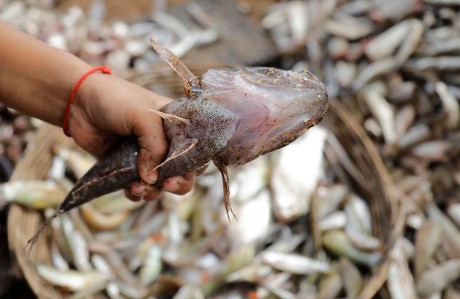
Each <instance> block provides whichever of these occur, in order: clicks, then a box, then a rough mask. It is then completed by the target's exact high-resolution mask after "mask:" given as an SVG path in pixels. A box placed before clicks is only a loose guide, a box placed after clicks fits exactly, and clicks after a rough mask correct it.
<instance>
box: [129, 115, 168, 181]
mask: <svg viewBox="0 0 460 299" xmlns="http://www.w3.org/2000/svg"><path fill="white" fill-rule="evenodd" d="M135 126H136V129H135V134H136V136H137V141H138V143H139V147H140V150H139V156H138V158H137V168H138V171H139V176H140V178H141V181H142V182H143V183H145V184H148V185H152V184H154V183H155V182H156V181H157V179H158V170H155V171H154V169H155V167H157V166H158V165H159V164H160V163H161V162H163V160H164V159H165V157H166V154H167V152H168V148H169V142H168V140H167V138H166V135H165V133H164V129H163V121H162V119H161V118H160V117H159V116H158V115H155V114H154V113H152V112H149V111H146V112H145V115H142V116H141V117H140V118H139V119H138V121H137V124H136V125H135Z"/></svg>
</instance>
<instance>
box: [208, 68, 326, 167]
mask: <svg viewBox="0 0 460 299" xmlns="http://www.w3.org/2000/svg"><path fill="white" fill-rule="evenodd" d="M202 84H203V93H202V95H201V96H202V97H203V98H204V99H206V100H208V101H212V102H214V103H216V104H217V105H219V106H220V107H222V108H223V109H226V110H229V111H231V112H232V113H233V114H235V115H236V117H237V122H238V123H237V127H236V129H235V132H234V133H233V136H232V138H231V139H230V140H229V142H228V143H227V146H226V147H225V149H224V150H223V151H222V152H221V153H219V155H218V160H219V161H221V162H222V163H224V164H226V165H241V164H244V163H246V162H249V161H251V160H253V159H255V158H256V157H258V156H259V155H263V154H266V153H268V152H271V151H273V150H276V149H278V148H281V147H283V146H286V145H287V144H289V143H291V142H292V141H294V140H295V139H297V138H298V137H300V136H301V135H302V134H303V133H304V132H305V131H306V130H307V129H308V128H310V127H312V126H314V125H316V124H318V123H319V122H320V121H321V120H322V119H323V117H324V115H325V113H326V111H327V108H328V94H327V90H326V88H325V86H324V85H323V84H322V83H321V81H319V80H318V78H316V77H315V76H314V75H313V74H312V73H310V72H309V71H302V72H294V71H290V70H281V69H276V68H269V67H248V68H224V69H211V70H208V71H207V72H206V73H205V74H204V75H203V80H202Z"/></svg>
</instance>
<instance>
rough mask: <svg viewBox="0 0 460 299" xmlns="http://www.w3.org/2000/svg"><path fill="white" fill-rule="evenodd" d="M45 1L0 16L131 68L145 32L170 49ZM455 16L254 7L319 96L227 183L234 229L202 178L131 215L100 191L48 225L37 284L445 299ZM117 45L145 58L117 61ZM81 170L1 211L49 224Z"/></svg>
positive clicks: (393, 9) (143, 62) (449, 280)
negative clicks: (291, 133)
mask: <svg viewBox="0 0 460 299" xmlns="http://www.w3.org/2000/svg"><path fill="white" fill-rule="evenodd" d="M35 2H37V3H38V2H46V3H39V4H37V3H35ZM52 2H53V1H28V3H25V2H23V1H6V0H3V1H2V0H0V19H4V20H6V21H8V22H10V23H12V24H14V25H15V26H18V27H20V28H22V29H24V30H26V31H27V32H29V33H31V34H33V35H35V36H38V37H40V38H42V39H43V40H45V41H47V42H49V43H50V44H53V45H55V46H57V45H59V44H60V43H61V44H60V45H61V46H62V48H65V49H67V50H70V51H72V52H74V53H77V54H78V55H81V56H82V57H84V58H88V59H89V57H91V59H89V61H91V62H93V63H95V62H103V63H106V62H107V63H109V65H110V64H114V66H116V68H119V69H120V70H122V69H123V68H128V67H135V68H137V70H138V71H140V72H142V71H143V70H147V69H148V66H149V65H150V64H151V63H153V62H155V61H157V59H159V58H158V57H155V56H154V53H153V52H152V51H150V50H148V40H147V38H148V35H149V34H152V30H153V31H155V30H160V31H158V33H157V35H156V36H157V37H158V36H177V34H171V33H168V30H167V28H169V27H168V26H167V25H165V24H166V23H167V21H166V20H165V19H162V21H158V22H159V23H161V24H162V26H157V27H155V28H153V27H152V28H149V29H148V30H147V31H148V32H145V31H136V30H135V29H136V28H138V27H136V26H140V25H139V24H145V23H142V22H140V23H137V24H136V23H132V24H127V23H123V22H115V23H113V24H103V23H101V20H100V17H99V16H97V15H98V9H100V8H98V6H97V5H100V2H99V1H94V10H93V12H92V14H89V15H88V16H85V14H84V13H83V11H82V10H80V9H79V8H77V7H74V8H72V9H70V10H69V11H68V12H66V13H64V14H63V15H58V14H56V13H54V12H53V10H52V8H53V3H52ZM98 3H99V4H98ZM197 3H198V1H197ZM248 3H251V2H248ZM250 8H251V7H250V6H249V7H246V9H247V11H250ZM17 11H20V13H18V12H17ZM39 12H40V13H39ZM40 15H42V16H43V15H47V16H48V15H49V16H50V17H49V18H48V17H47V18H43V19H42V17H40ZM95 15H96V16H95ZM165 15H166V14H165ZM26 16H27V17H26ZM459 16H460V3H458V2H457V1H449V0H370V1H365V0H351V1H338V0H316V1H315V0H311V1H280V2H279V3H275V4H272V5H270V6H267V11H266V14H265V16H264V17H263V19H262V20H261V21H260V24H261V26H263V27H264V28H265V30H266V31H267V32H268V33H269V35H270V36H271V38H272V40H273V42H274V44H275V45H276V48H277V51H278V53H279V58H280V59H279V64H280V65H281V67H283V68H292V69H294V70H301V69H306V68H307V69H309V70H310V71H312V72H313V73H315V74H317V75H319V77H321V78H322V79H323V80H324V82H325V83H326V85H327V89H328V92H329V96H330V98H331V103H332V109H331V111H330V112H329V114H328V116H327V117H326V119H325V121H324V122H323V126H319V127H315V128H312V129H311V130H310V131H309V132H308V133H307V134H306V135H305V136H303V137H302V138H300V139H299V140H297V141H296V142H295V143H293V144H291V145H289V146H287V147H285V148H283V149H281V150H279V151H278V152H275V153H273V154H271V155H269V156H264V157H260V158H258V159H257V160H255V161H253V162H250V163H248V164H246V165H244V166H242V167H238V168H234V169H232V170H231V172H230V184H231V186H230V188H231V202H232V206H233V209H234V212H235V214H236V216H237V218H238V220H235V221H232V222H229V221H228V220H227V217H226V215H225V209H224V206H223V203H222V198H223V194H222V186H221V183H220V180H221V178H220V174H219V172H218V171H217V169H215V168H214V167H213V166H209V167H208V169H207V171H206V173H205V174H203V175H202V176H201V177H200V178H199V180H198V182H197V184H196V187H195V189H194V190H193V191H192V192H190V193H189V194H187V195H185V196H175V195H172V194H164V195H163V196H162V198H161V200H158V201H155V202H148V203H144V202H137V203H135V202H131V201H128V200H126V199H125V198H124V196H123V194H122V193H114V194H110V195H108V196H104V197H102V198H99V199H97V200H95V201H93V202H91V203H88V204H86V205H84V206H82V207H81V208H79V209H78V210H74V211H71V212H70V213H68V214H65V215H62V216H61V217H59V218H57V219H56V220H55V221H54V222H53V223H52V229H51V236H52V237H51V241H50V242H51V244H50V250H51V256H52V261H51V263H50V264H37V265H36V269H37V271H38V273H39V274H40V276H41V277H42V278H43V279H44V280H45V281H47V283H49V284H51V285H54V286H56V288H58V289H59V290H61V291H62V292H63V293H65V294H68V293H71V294H72V295H73V296H74V297H76V298H87V297H91V296H92V297H94V298H149V297H151V298H156V297H158V298H163V297H167V298H169V297H172V298H176V299H181V298H229V297H231V298H289V299H290V298H323V299H327V298H408V299H412V298H430V299H436V298H446V299H455V298H460V279H459V277H460V200H459V196H460V192H459V190H460V189H459V179H460V163H459V161H460V160H459V151H458V148H459V146H458V145H459V141H460V139H459V138H460V134H459V132H460V131H459V129H458V128H459V117H460V107H459V102H458V98H459V96H460V81H459V75H458V71H459V70H460V56H459V55H458V54H459V52H460V28H459V26H458V24H459V21H460V17H459ZM34 17H35V18H34ZM168 20H170V21H171V19H168ZM175 20H176V21H177V19H175ZM95 22H96V23H98V26H99V27H98V30H94V29H92V28H94V27H92V26H94V25H92V24H94V23H95ZM58 24H59V26H58ZM77 24H78V26H77ZM148 24H150V25H149V26H154V24H156V23H154V22H149V23H148ZM175 24H176V23H175ZM155 26H156V25H155ZM160 27H161V28H160ZM43 28H45V29H43ZM76 28H80V29H79V30H80V31H78V33H77V32H76V31H74V29H76ZM120 28H121V29H120ZM139 28H140V27H139ZM34 30H35V31H34ZM162 30H163V31H162ZM82 32H84V34H82ZM123 32H124V33H123ZM136 32H139V34H138V35H137V33H136ZM162 32H163V33H162ZM169 32H170V31H169ZM53 36H58V37H59V38H53ZM203 36H205V35H203ZM158 41H159V43H162V44H163V45H165V46H166V47H167V48H168V47H170V46H171V44H168V43H167V42H164V41H162V40H161V39H159V40H158ZM134 42H135V44H137V45H138V47H139V49H141V48H142V47H145V49H144V50H142V51H145V52H142V53H140V52H139V53H136V54H134V53H130V52H129V51H128V50H127V49H131V46H129V47H128V45H130V44H132V43H134ZM206 42H209V43H212V42H218V36H217V37H215V40H213V39H207V40H206ZM63 45H65V47H64V46H63ZM195 45H196V44H193V46H195ZM100 47H102V49H101V48H100ZM136 47H137V46H136ZM133 48H135V47H134V46H133ZM90 50H91V51H94V52H91V51H90ZM121 52H123V53H128V55H129V57H128V58H123V57H122V58H120V57H121V56H122V55H124V56H126V54H122V55H121V54H117V53H121ZM88 53H91V55H92V56H91V55H88ZM117 55H119V56H117ZM111 57H112V58H111ZM113 57H116V59H115V58H113ZM133 57H138V58H135V59H133ZM149 57H151V58H149ZM110 59H114V60H110ZM149 59H151V60H149ZM120 61H122V63H120ZM123 61H124V62H123ZM126 61H128V63H126ZM136 61H139V62H136ZM133 62H135V63H133ZM118 63H119V64H118ZM335 102H336V104H334V103H335ZM344 130H345V131H344ZM343 132H345V133H346V134H344V133H343ZM347 134H348V135H347ZM92 163H94V160H93V159H92V158H91V157H88V156H87V155H85V154H83V153H81V152H77V151H73V150H71V149H68V148H57V149H56V154H55V158H54V160H53V166H52V168H51V170H50V175H49V178H48V180H46V181H36V182H25V181H23V182H11V183H9V184H5V185H2V186H1V188H0V195H1V196H0V201H11V202H19V203H21V204H23V205H26V206H29V207H32V208H36V209H40V210H43V211H44V215H45V216H49V215H51V214H52V213H53V208H55V207H56V206H57V205H59V203H60V199H61V200H62V198H64V194H66V192H67V191H68V190H70V189H71V187H72V184H73V183H72V182H73V181H72V180H70V179H69V177H68V176H66V174H69V173H70V174H71V176H70V177H72V178H73V179H75V178H79V177H81V176H82V175H83V174H84V173H85V171H86V170H87V169H88V168H89V167H90V166H91V165H92ZM382 178H384V179H382ZM25 186H27V188H25ZM376 199H380V200H376ZM382 232H383V233H382ZM386 232H388V233H386ZM390 234H391V235H390ZM24 245H25V244H24Z"/></svg>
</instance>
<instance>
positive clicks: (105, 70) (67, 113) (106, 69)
mask: <svg viewBox="0 0 460 299" xmlns="http://www.w3.org/2000/svg"><path fill="white" fill-rule="evenodd" d="M98 71H101V72H103V73H104V74H107V75H110V74H112V70H111V69H110V68H109V67H108V66H106V65H102V66H98V67H95V68H93V69H90V70H89V71H87V72H86V73H84V74H83V75H82V76H81V77H80V79H78V81H77V84H75V86H74V88H73V89H72V93H71V94H70V97H69V102H67V108H66V109H65V112H64V116H63V118H62V130H63V131H64V134H66V135H67V136H69V137H70V132H69V119H70V107H71V106H72V104H73V101H74V99H75V96H76V95H77V92H78V89H79V88H80V87H81V85H82V84H83V82H84V81H85V79H86V78H88V77H89V76H90V75H91V74H93V73H95V72H98Z"/></svg>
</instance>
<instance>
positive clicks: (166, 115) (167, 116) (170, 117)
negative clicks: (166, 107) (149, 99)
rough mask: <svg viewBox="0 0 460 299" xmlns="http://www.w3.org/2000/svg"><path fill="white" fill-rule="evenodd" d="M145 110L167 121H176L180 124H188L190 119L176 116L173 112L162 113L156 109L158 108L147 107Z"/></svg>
mask: <svg viewBox="0 0 460 299" xmlns="http://www.w3.org/2000/svg"><path fill="white" fill-rule="evenodd" d="M147 110H148V111H150V112H153V113H155V114H157V115H158V116H159V117H161V118H162V119H163V120H164V121H168V122H171V123H176V124H177V123H181V124H185V125H188V124H190V120H188V119H186V118H183V117H180V116H177V115H174V114H170V113H164V112H161V111H158V110H153V109H147Z"/></svg>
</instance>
